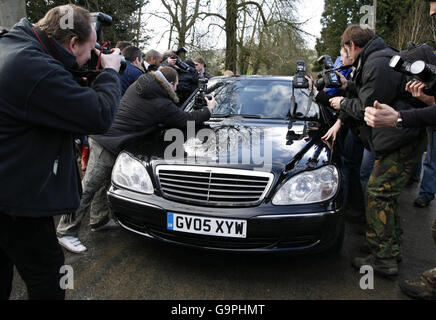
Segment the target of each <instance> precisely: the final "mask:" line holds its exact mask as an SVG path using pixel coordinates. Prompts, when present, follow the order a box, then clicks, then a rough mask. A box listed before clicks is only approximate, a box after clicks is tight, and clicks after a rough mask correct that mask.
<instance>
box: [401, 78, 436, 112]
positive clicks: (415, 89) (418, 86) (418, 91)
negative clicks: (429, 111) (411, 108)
mask: <svg viewBox="0 0 436 320" xmlns="http://www.w3.org/2000/svg"><path fill="white" fill-rule="evenodd" d="M426 86H427V85H426V84H425V83H422V82H420V81H409V82H408V83H407V85H406V91H408V92H410V93H411V94H412V96H414V97H415V98H417V99H419V100H421V101H422V102H424V103H425V104H426V105H429V106H431V105H433V104H435V98H434V97H432V96H428V95H426V94H425V93H424V91H423V90H424V88H425V87H426Z"/></svg>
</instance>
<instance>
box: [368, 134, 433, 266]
mask: <svg viewBox="0 0 436 320" xmlns="http://www.w3.org/2000/svg"><path fill="white" fill-rule="evenodd" d="M425 146H426V139H420V141H417V143H411V144H409V145H406V146H404V147H402V148H401V149H399V150H397V151H395V152H393V153H391V154H389V155H388V156H386V157H384V158H382V159H379V160H376V161H375V163H374V169H373V171H372V173H371V177H370V178H369V182H368V186H367V189H366V190H367V203H366V220H367V224H368V229H367V233H366V239H367V241H368V244H369V245H370V247H371V250H372V253H373V255H375V256H376V257H378V258H380V259H389V258H394V257H396V256H398V255H399V254H400V242H401V235H402V233H403V232H402V229H401V226H400V217H399V214H398V198H399V196H400V193H401V191H402V190H403V189H404V187H405V186H406V184H407V182H408V180H409V178H410V176H411V175H412V171H413V170H414V168H415V167H416V165H417V164H418V162H419V161H420V158H421V155H422V153H423V151H424V149H425Z"/></svg>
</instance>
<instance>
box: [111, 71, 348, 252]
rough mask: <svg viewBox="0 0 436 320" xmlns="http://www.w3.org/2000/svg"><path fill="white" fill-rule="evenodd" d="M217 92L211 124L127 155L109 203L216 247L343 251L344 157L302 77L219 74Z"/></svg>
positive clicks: (185, 239)
mask: <svg viewBox="0 0 436 320" xmlns="http://www.w3.org/2000/svg"><path fill="white" fill-rule="evenodd" d="M208 88H209V89H208V92H209V93H211V94H213V95H214V96H215V98H216V100H217V107H216V108H215V110H214V114H213V115H212V117H211V119H210V120H209V121H208V122H206V123H204V125H202V126H201V127H195V126H194V125H193V124H192V123H189V124H188V127H187V128H186V129H185V130H183V131H181V130H177V129H170V128H167V129H166V128H161V129H162V130H160V131H158V132H156V133H155V134H153V135H150V136H148V137H146V138H144V140H143V141H140V142H139V143H136V144H135V145H132V146H131V147H129V148H127V149H126V150H125V151H123V152H122V153H120V155H119V156H118V159H117V161H116V164H115V166H114V169H113V172H112V186H111V188H110V189H109V191H108V199H109V202H110V204H111V207H112V210H113V213H114V215H115V216H116V218H117V219H118V221H119V223H120V224H121V226H122V227H124V228H125V229H127V230H129V231H131V232H134V233H137V234H140V235H143V236H146V237H149V238H153V239H157V240H161V241H165V242H169V243H174V244H182V245H186V246H193V247H199V248H205V249H214V250H231V251H256V252H264V251H265V252H267V251H296V252H319V251H324V250H331V251H337V250H340V249H341V246H342V242H343V238H344V221H343V213H342V190H341V179H340V173H339V169H338V166H337V163H338V159H339V158H338V153H337V151H336V150H335V147H334V146H331V145H329V144H328V143H326V142H323V141H322V140H321V136H322V135H323V134H324V133H325V132H326V130H327V129H328V124H327V121H328V116H327V111H326V110H324V109H322V108H321V107H320V106H319V105H318V104H316V103H314V102H313V99H312V96H311V95H310V92H309V91H308V90H306V89H293V86H292V77H267V76H243V77H218V78H214V79H212V80H211V81H210V82H209V84H208ZM198 94H199V93H198ZM198 101H201V99H196V94H194V95H193V96H192V97H191V99H190V100H189V101H188V102H187V103H185V106H184V108H185V110H186V111H190V110H193V109H195V108H198V107H199V106H198V105H197V104H198Z"/></svg>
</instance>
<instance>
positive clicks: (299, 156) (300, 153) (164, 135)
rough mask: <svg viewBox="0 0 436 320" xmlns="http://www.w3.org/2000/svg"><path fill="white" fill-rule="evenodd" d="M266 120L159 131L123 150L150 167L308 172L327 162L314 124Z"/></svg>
mask: <svg viewBox="0 0 436 320" xmlns="http://www.w3.org/2000/svg"><path fill="white" fill-rule="evenodd" d="M306 126H307V127H306V128H308V130H305V123H304V122H295V123H294V124H293V125H292V127H291V128H290V129H289V128H288V122H286V121H274V120H268V121H266V120H265V119H259V120H258V119H256V120H254V119H234V118H232V119H224V120H218V121H217V120H213V121H209V122H207V123H205V124H204V125H203V126H201V127H197V128H193V126H188V128H187V129H185V130H183V131H181V130H179V129H168V130H163V131H161V132H160V133H159V134H155V135H153V136H149V137H148V138H147V139H144V140H143V141H141V142H140V143H137V144H135V145H134V146H131V147H130V148H128V149H127V150H126V151H128V152H129V153H131V154H132V155H133V156H135V157H137V158H138V159H140V160H142V161H144V162H146V163H148V164H150V165H152V166H153V167H155V166H157V165H160V164H171V165H174V164H187V165H197V166H213V167H216V166H219V167H227V168H238V169H250V170H258V171H265V172H284V171H290V170H297V171H301V170H307V169H310V168H317V167H320V166H322V165H324V164H326V163H328V162H330V161H331V148H330V146H329V145H327V144H325V143H323V142H322V140H321V139H320V135H319V134H318V132H317V129H318V128H317V127H316V126H311V125H310V124H309V125H308V124H307V123H306Z"/></svg>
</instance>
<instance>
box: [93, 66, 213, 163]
mask: <svg viewBox="0 0 436 320" xmlns="http://www.w3.org/2000/svg"><path fill="white" fill-rule="evenodd" d="M177 102H178V98H177V95H176V93H175V92H174V90H173V89H172V87H171V85H170V84H169V83H168V82H167V81H166V79H165V78H164V76H163V75H162V73H160V72H149V73H147V74H144V75H142V76H141V77H140V78H139V79H138V80H137V81H136V82H135V83H134V84H133V85H131V86H130V87H129V89H127V91H126V93H125V95H124V96H123V98H122V99H121V103H120V108H119V110H118V114H117V116H116V117H115V120H114V123H113V124H112V127H111V128H110V129H109V131H108V132H107V133H106V134H104V135H99V136H93V137H92V138H93V139H94V140H96V141H97V142H98V143H100V144H101V145H102V146H103V147H104V148H105V149H107V150H108V151H110V152H112V153H113V154H115V155H118V153H119V152H120V151H122V150H123V149H124V148H126V147H127V146H128V145H129V144H131V143H134V142H135V141H137V140H138V139H139V138H142V137H144V136H146V135H147V134H149V133H151V132H153V131H155V130H157V129H158V127H159V125H165V126H167V127H173V128H184V127H186V125H187V121H195V122H196V123H197V124H199V123H202V122H204V121H207V120H209V118H210V112H209V109H208V108H207V107H204V108H203V109H202V110H198V111H194V112H191V113H188V112H184V111H183V110H181V109H180V108H179V107H178V106H177V105H176V104H175V103H177Z"/></svg>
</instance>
